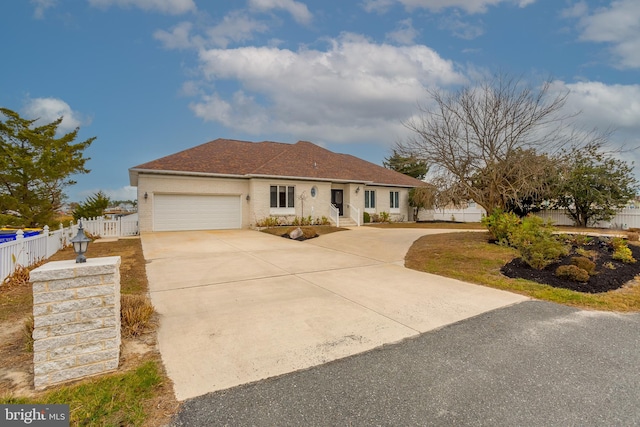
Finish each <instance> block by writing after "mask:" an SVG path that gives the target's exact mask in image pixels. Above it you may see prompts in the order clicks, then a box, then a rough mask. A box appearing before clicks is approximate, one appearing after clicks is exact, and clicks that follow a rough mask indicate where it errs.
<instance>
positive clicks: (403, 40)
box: [386, 18, 420, 45]
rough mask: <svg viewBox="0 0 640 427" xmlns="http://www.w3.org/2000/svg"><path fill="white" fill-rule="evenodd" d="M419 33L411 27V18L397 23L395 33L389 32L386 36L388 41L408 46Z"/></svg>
mask: <svg viewBox="0 0 640 427" xmlns="http://www.w3.org/2000/svg"><path fill="white" fill-rule="evenodd" d="M419 34H420V32H419V31H418V30H416V29H415V28H414V27H413V23H412V22H411V18H408V19H404V20H402V21H400V22H399V23H398V28H397V29H396V30H395V31H391V32H389V33H387V34H386V38H387V39H388V40H391V41H394V42H396V43H398V44H404V45H410V44H413V42H414V40H415V38H416V37H418V35H419Z"/></svg>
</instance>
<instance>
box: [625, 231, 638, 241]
mask: <svg viewBox="0 0 640 427" xmlns="http://www.w3.org/2000/svg"><path fill="white" fill-rule="evenodd" d="M627 240H628V241H630V242H637V241H638V240H640V233H635V232H632V233H627Z"/></svg>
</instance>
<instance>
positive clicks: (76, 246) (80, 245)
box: [71, 220, 91, 264]
mask: <svg viewBox="0 0 640 427" xmlns="http://www.w3.org/2000/svg"><path fill="white" fill-rule="evenodd" d="M89 242H91V239H89V238H88V237H87V236H86V235H85V234H84V229H83V228H82V220H81V221H80V222H79V224H78V234H76V237H74V238H73V239H71V243H72V244H73V251H74V252H75V253H76V254H77V255H78V256H77V257H76V264H77V263H82V262H87V258H86V257H85V256H84V253H85V252H87V248H88V247H89Z"/></svg>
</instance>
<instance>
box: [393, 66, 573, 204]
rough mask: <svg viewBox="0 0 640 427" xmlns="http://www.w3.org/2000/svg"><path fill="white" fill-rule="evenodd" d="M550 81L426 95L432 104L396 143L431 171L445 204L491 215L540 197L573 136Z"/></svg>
mask: <svg viewBox="0 0 640 427" xmlns="http://www.w3.org/2000/svg"><path fill="white" fill-rule="evenodd" d="M551 85H552V82H551V80H547V81H545V82H543V83H542V84H541V85H540V86H539V87H536V88H534V87H532V86H531V85H528V84H525V83H524V82H523V81H522V80H521V79H517V78H512V77H509V76H506V75H496V76H494V77H492V78H489V79H486V80H483V81H481V82H479V83H478V84H476V85H470V86H467V87H464V88H462V89H460V90H459V91H457V92H454V93H449V92H446V91H444V90H432V91H430V92H429V94H430V96H431V98H432V101H433V104H432V105H433V106H432V107H430V108H425V107H423V106H420V114H418V115H417V118H415V119H413V120H410V121H408V122H406V123H404V124H405V126H406V127H407V128H408V129H410V130H411V131H413V137H411V138H410V139H408V140H407V141H406V142H402V143H398V144H397V149H398V151H399V152H401V153H403V154H404V155H413V156H415V157H416V158H418V159H422V160H424V161H425V162H426V163H427V164H429V165H432V169H431V172H432V173H433V175H432V176H431V179H430V181H431V182H432V183H433V184H435V185H437V186H438V188H439V190H440V191H441V192H442V194H441V195H440V196H439V197H437V199H438V201H439V202H440V203H443V202H446V201H448V202H449V203H454V204H456V203H457V202H461V201H466V200H469V199H473V200H474V201H475V202H476V203H478V204H479V205H480V206H482V207H483V208H484V209H485V210H486V211H487V212H488V213H489V214H490V213H491V212H493V211H494V210H495V209H497V208H500V209H505V207H506V206H507V205H508V204H509V203H514V202H516V203H517V201H518V200H523V199H524V198H526V197H528V196H531V195H533V194H540V192H541V186H544V184H545V183H546V182H548V180H546V179H545V178H546V177H548V175H549V173H551V171H552V170H553V167H554V164H555V161H556V158H555V156H554V154H555V153H556V152H558V150H559V149H560V148H562V146H564V145H565V144H566V143H567V142H568V141H569V140H570V138H569V137H568V135H569V133H567V132H566V129H565V120H566V119H568V118H569V117H568V116H566V115H564V116H563V115H562V114H561V111H560V110H561V109H562V107H563V106H564V104H565V101H566V97H567V95H568V94H567V93H560V94H554V93H553V92H552V86H551Z"/></svg>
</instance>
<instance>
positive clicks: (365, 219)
mask: <svg viewBox="0 0 640 427" xmlns="http://www.w3.org/2000/svg"><path fill="white" fill-rule="evenodd" d="M362 222H364V223H365V224H369V223H370V222H371V215H369V212H365V213H364V214H362Z"/></svg>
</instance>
